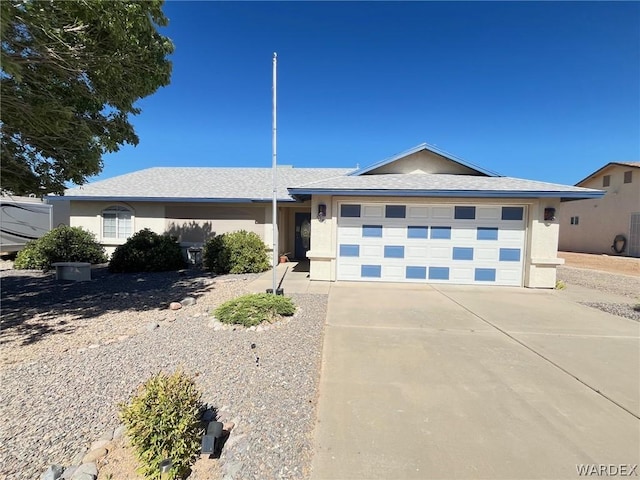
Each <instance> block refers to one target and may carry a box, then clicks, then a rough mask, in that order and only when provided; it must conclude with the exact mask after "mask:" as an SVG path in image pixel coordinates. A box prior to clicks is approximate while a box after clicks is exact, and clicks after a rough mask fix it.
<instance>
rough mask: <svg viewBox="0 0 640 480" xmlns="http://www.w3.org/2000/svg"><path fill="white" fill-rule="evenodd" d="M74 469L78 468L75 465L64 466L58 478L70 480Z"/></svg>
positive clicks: (74, 471)
mask: <svg viewBox="0 0 640 480" xmlns="http://www.w3.org/2000/svg"><path fill="white" fill-rule="evenodd" d="M76 470H78V466H77V465H73V466H71V467H67V468H65V470H64V473H63V474H62V476H61V477H60V480H71V479H72V478H73V474H74V473H76Z"/></svg>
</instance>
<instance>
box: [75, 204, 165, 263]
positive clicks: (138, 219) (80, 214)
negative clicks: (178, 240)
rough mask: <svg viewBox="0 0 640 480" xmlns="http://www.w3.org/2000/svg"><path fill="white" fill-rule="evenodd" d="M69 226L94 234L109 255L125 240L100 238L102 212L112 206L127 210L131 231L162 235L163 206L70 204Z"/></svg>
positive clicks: (163, 224)
mask: <svg viewBox="0 0 640 480" xmlns="http://www.w3.org/2000/svg"><path fill="white" fill-rule="evenodd" d="M70 204H71V205H70V211H69V224H70V225H71V226H72V227H82V228H84V229H85V230H89V231H90V232H92V233H94V234H95V236H96V238H97V239H98V241H99V242H100V243H101V244H102V245H103V246H104V247H105V249H106V250H107V254H108V255H111V254H112V253H113V251H114V250H115V249H116V247H117V246H118V245H122V244H123V243H124V242H125V241H126V239H113V238H103V237H102V211H103V210H105V209H106V208H107V207H110V206H113V205H120V206H123V207H127V208H129V209H130V210H131V211H132V212H133V215H132V220H133V231H134V232H137V231H138V230H142V229H143V228H148V229H150V230H152V231H154V232H156V233H164V226H165V223H164V205H163V204H159V203H152V202H135V203H129V202H86V201H75V200H72V201H71V202H70Z"/></svg>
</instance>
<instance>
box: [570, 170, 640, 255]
mask: <svg viewBox="0 0 640 480" xmlns="http://www.w3.org/2000/svg"><path fill="white" fill-rule="evenodd" d="M626 171H633V174H632V181H631V183H624V172H626ZM605 175H610V179H611V183H610V185H609V186H608V187H604V186H603V177H604V176H605ZM580 186H581V187H587V188H596V189H598V190H605V191H606V192H607V193H606V194H605V196H604V197H602V198H600V199H594V200H591V199H589V200H576V201H572V202H563V203H562V205H561V206H560V214H559V217H560V242H559V246H560V250H566V251H571V252H584V253H606V254H610V255H613V254H615V253H614V252H613V251H612V249H611V245H612V244H613V239H614V238H615V236H616V235H618V234H622V235H624V236H625V237H626V238H627V239H628V240H629V237H630V222H631V215H632V214H633V213H640V169H639V168H634V167H631V166H628V167H627V166H621V165H612V166H611V167H609V168H607V169H606V170H603V171H602V172H601V173H600V174H598V175H597V176H595V177H593V178H591V179H589V180H588V181H586V182H583V183H581V184H580ZM571 217H574V218H575V217H578V224H577V225H572V224H571ZM628 253H629V252H628V248H627V251H625V252H623V255H628Z"/></svg>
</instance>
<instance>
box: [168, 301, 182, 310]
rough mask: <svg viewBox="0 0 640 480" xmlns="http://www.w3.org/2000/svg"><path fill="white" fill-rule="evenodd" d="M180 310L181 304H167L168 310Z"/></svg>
mask: <svg viewBox="0 0 640 480" xmlns="http://www.w3.org/2000/svg"><path fill="white" fill-rule="evenodd" d="M181 308H182V304H181V303H180V302H171V303H170V304H169V310H180V309H181Z"/></svg>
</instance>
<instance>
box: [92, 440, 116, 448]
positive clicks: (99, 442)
mask: <svg viewBox="0 0 640 480" xmlns="http://www.w3.org/2000/svg"><path fill="white" fill-rule="evenodd" d="M110 443H111V441H110V440H96V441H95V442H93V443H92V444H91V446H90V447H89V450H97V449H98V448H107V446H108V445H109V444H110Z"/></svg>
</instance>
